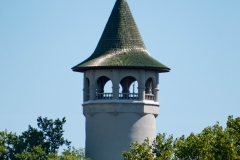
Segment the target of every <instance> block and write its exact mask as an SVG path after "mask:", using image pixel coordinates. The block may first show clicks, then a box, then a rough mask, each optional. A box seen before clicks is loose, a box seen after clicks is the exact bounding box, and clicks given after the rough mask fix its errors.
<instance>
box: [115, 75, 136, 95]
mask: <svg viewBox="0 0 240 160" xmlns="http://www.w3.org/2000/svg"><path fill="white" fill-rule="evenodd" d="M119 88H120V91H119V99H138V82H137V80H136V78H134V77H132V76H128V77H125V78H123V79H122V80H121V81H120V87H119Z"/></svg>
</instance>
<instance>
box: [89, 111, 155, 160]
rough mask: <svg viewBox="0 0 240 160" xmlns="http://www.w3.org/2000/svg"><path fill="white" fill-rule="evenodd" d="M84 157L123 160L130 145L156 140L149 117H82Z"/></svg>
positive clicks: (111, 115)
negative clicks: (84, 139) (146, 140)
mask: <svg viewBox="0 0 240 160" xmlns="http://www.w3.org/2000/svg"><path fill="white" fill-rule="evenodd" d="M85 116H86V146H85V147H86V148H85V149H86V157H88V158H90V159H91V160H123V158H122V157H121V153H122V151H123V150H126V151H128V150H129V145H130V144H131V143H132V142H135V141H137V142H139V143H142V142H143V141H144V139H145V138H146V137H148V138H149V139H150V140H153V139H154V138H155V136H156V119H155V116H154V115H153V114H142V115H139V114H136V113H107V112H103V113H97V114H93V115H91V114H86V115H85Z"/></svg>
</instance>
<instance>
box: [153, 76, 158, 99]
mask: <svg viewBox="0 0 240 160" xmlns="http://www.w3.org/2000/svg"><path fill="white" fill-rule="evenodd" d="M155 83H156V84H155V86H154V90H153V92H154V93H153V94H154V101H155V102H158V101H159V98H158V92H159V74H158V73H156V81H155Z"/></svg>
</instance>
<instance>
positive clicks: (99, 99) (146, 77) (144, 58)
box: [72, 0, 170, 160]
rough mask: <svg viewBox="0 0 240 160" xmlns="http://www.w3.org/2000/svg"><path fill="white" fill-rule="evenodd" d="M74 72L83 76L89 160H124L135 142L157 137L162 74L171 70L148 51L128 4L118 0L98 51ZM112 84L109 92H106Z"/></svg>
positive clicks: (75, 68) (124, 0)
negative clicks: (124, 153)
mask: <svg viewBox="0 0 240 160" xmlns="http://www.w3.org/2000/svg"><path fill="white" fill-rule="evenodd" d="M72 70H73V71H76V72H82V73H84V88H83V92H84V103H83V114H84V115H85V117H86V146H85V149H86V157H89V158H91V160H122V159H123V158H122V157H121V152H122V151H123V150H129V145H130V144H131V143H132V142H135V141H137V142H140V143H141V142H143V140H144V139H145V138H146V137H148V138H149V139H150V140H153V139H154V138H155V136H156V117H157V115H158V113H159V102H158V92H159V83H158V81H159V73H162V72H169V71H170V69H169V68H168V67H166V66H165V65H163V64H161V63H160V62H158V61H157V60H155V59H154V58H152V57H151V56H150V54H149V53H148V51H147V50H146V47H145V45H144V42H143V40H142V38H141V36H140V33H139V31H138V28H137V26H136V23H135V21H134V19H133V16H132V14H131V11H130V9H129V6H128V4H127V1H126V0H117V1H116V3H115V6H114V8H113V10H112V13H111V15H110V17H109V20H108V22H107V24H106V27H105V29H104V31H103V34H102V36H101V38H100V41H99V43H98V45H97V47H96V49H95V51H94V52H93V54H92V55H91V56H90V57H89V58H88V59H86V60H85V61H83V62H82V63H80V64H78V65H76V66H75V67H73V68H72ZM108 81H111V82H112V92H111V93H105V92H104V86H105V84H106V83H107V82H108ZM133 82H137V84H138V92H137V93H131V92H130V86H131V84H132V83H133ZM120 87H121V88H122V89H121V90H120V91H119V88H120Z"/></svg>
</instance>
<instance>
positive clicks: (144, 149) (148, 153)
mask: <svg viewBox="0 0 240 160" xmlns="http://www.w3.org/2000/svg"><path fill="white" fill-rule="evenodd" d="M122 156H123V157H124V159H126V160H153V159H154V154H153V153H152V146H151V145H150V143H149V139H148V138H146V139H145V140H144V142H143V143H142V144H139V143H137V142H134V143H132V144H131V145H130V152H126V151H123V153H122Z"/></svg>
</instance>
